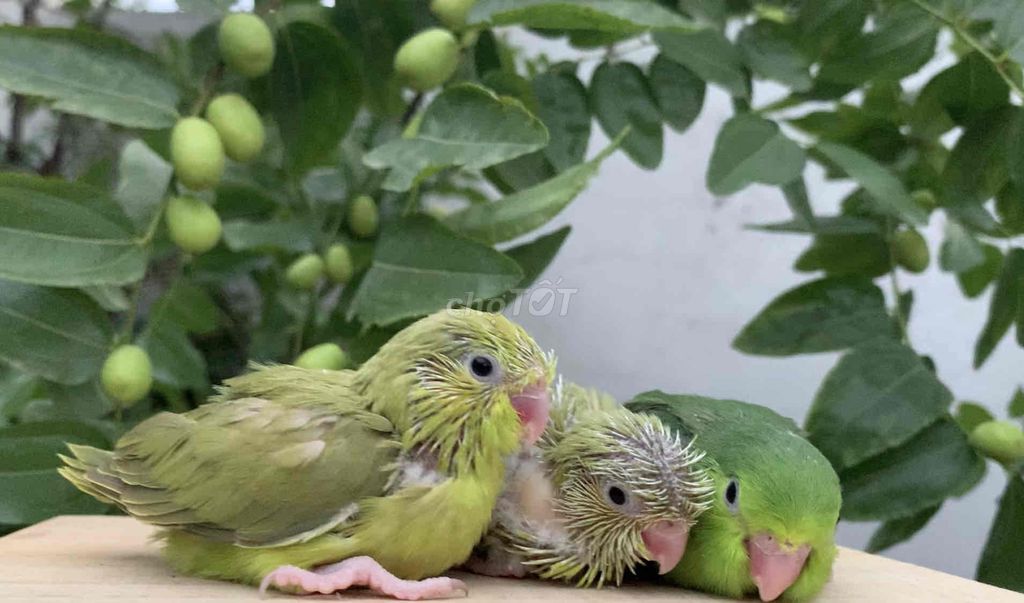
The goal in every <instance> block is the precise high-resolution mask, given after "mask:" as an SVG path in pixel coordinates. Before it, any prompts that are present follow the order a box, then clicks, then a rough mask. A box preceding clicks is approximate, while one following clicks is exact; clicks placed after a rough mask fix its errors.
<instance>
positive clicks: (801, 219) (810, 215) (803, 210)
mask: <svg viewBox="0 0 1024 603" xmlns="http://www.w3.org/2000/svg"><path fill="white" fill-rule="evenodd" d="M782 196H783V197H785V199H786V205H788V206H789V209H790V211H792V212H793V216H794V218H793V222H794V223H797V224H800V225H802V226H803V227H804V228H808V229H810V230H811V231H812V232H816V231H817V230H818V218H817V217H815V215H814V209H813V208H812V207H811V199H810V197H808V196H807V184H806V183H805V182H804V178H803V176H800V177H799V178H794V179H793V180H791V181H789V182H787V183H786V184H783V185H782Z"/></svg>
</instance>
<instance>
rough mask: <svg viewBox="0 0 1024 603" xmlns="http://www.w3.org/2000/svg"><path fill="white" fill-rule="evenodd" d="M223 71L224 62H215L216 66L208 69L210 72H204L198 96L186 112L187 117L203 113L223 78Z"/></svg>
mask: <svg viewBox="0 0 1024 603" xmlns="http://www.w3.org/2000/svg"><path fill="white" fill-rule="evenodd" d="M225 69H226V67H225V65H224V61H217V64H216V65H214V66H213V67H210V70H209V71H207V72H206V75H205V76H203V85H202V88H200V91H199V96H198V97H197V98H196V100H195V102H193V103H192V108H191V109H189V112H188V114H189V115H191V116H193V117H195V116H196V115H199V114H200V113H201V112H202V111H203V108H204V107H206V103H208V102H210V97H212V96H213V93H214V92H215V91H216V90H217V84H219V83H220V80H221V78H223V77H224V71H225Z"/></svg>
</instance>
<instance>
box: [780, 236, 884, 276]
mask: <svg viewBox="0 0 1024 603" xmlns="http://www.w3.org/2000/svg"><path fill="white" fill-rule="evenodd" d="M793 267H794V268H795V269H797V270H798V271H800V272H817V271H819V270H823V271H825V272H826V273H827V274H829V275H832V276H866V277H876V276H881V275H883V274H885V273H886V272H889V270H890V269H891V267H892V266H891V258H890V257H889V246H888V245H887V244H886V242H885V239H884V238H883V237H882V236H881V235H880V234H877V233H871V234H851V235H833V234H819V235H818V236H816V237H814V242H813V243H812V244H811V246H810V247H808V248H807V250H806V251H804V252H803V254H801V255H800V257H799V258H797V260H796V263H795V264H794V265H793Z"/></svg>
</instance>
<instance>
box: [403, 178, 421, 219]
mask: <svg viewBox="0 0 1024 603" xmlns="http://www.w3.org/2000/svg"><path fill="white" fill-rule="evenodd" d="M419 202H420V185H419V184H415V185H413V187H412V189H411V190H410V191H409V193H408V198H407V199H406V201H405V208H404V209H402V217H403V218H404V217H407V216H411V215H412V213H413V212H414V211H416V209H417V207H418V206H419Z"/></svg>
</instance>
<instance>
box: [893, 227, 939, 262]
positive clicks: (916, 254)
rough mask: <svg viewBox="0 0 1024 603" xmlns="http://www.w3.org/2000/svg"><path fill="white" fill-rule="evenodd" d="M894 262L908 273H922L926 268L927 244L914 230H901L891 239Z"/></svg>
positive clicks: (927, 257) (927, 258)
mask: <svg viewBox="0 0 1024 603" xmlns="http://www.w3.org/2000/svg"><path fill="white" fill-rule="evenodd" d="M892 244H893V253H894V254H895V256H896V262H897V263H898V264H899V265H900V266H903V267H904V268H906V269H907V270H909V271H910V272H924V270H925V268H927V267H928V263H929V261H930V258H929V256H928V242H927V241H925V239H924V237H923V236H921V233H919V232H917V231H916V230H901V231H900V232H897V233H896V235H895V236H894V237H893V239H892Z"/></svg>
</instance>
